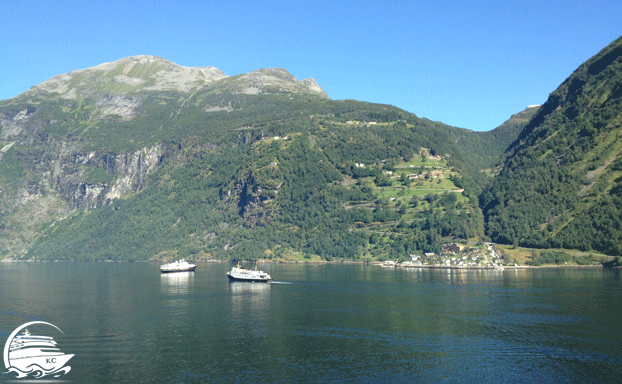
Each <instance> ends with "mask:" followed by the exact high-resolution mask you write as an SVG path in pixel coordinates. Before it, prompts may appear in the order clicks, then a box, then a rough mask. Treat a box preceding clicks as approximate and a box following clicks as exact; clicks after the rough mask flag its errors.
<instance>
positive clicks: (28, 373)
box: [3, 321, 74, 379]
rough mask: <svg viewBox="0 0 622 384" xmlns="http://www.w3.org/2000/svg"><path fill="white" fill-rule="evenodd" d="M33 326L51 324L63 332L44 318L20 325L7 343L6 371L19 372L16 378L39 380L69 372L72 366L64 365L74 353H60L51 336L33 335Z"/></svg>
mask: <svg viewBox="0 0 622 384" xmlns="http://www.w3.org/2000/svg"><path fill="white" fill-rule="evenodd" d="M33 326H37V328H40V327H41V326H49V327H52V328H54V329H56V330H58V331H59V332H60V333H62V334H63V335H64V333H63V331H61V330H60V328H58V327H57V326H55V325H54V324H50V323H46V322H44V321H31V322H30V323H26V324H22V325H20V326H19V327H17V329H15V330H14V331H13V333H11V335H10V336H9V338H8V340H7V341H6V344H5V345H4V354H3V358H4V366H5V367H6V369H7V371H6V372H5V373H14V374H16V375H17V376H16V378H25V377H28V378H37V379H38V378H42V377H48V376H51V377H60V376H62V375H66V374H67V373H68V372H69V371H70V370H71V367H70V366H65V364H67V362H68V361H69V359H71V358H72V357H73V356H74V355H67V354H65V353H63V352H61V351H60V349H59V348H58V347H57V346H56V345H57V344H56V341H54V338H53V337H51V336H44V335H33V334H31V333H30V331H29V330H28V327H31V328H32V327H33ZM20 332H21V333H20Z"/></svg>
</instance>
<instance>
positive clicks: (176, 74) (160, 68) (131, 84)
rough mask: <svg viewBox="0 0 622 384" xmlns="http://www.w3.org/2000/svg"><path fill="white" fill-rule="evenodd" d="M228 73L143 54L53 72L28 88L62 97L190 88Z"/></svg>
mask: <svg viewBox="0 0 622 384" xmlns="http://www.w3.org/2000/svg"><path fill="white" fill-rule="evenodd" d="M226 77H227V75H225V73H224V72H223V71H221V70H220V69H218V68H214V67H184V66H181V65H177V64H175V63H173V62H172V61H170V60H168V59H164V58H161V57H157V56H150V55H140V56H131V57H126V58H123V59H120V60H117V61H114V62H110V63H103V64H99V65H96V66H94V67H90V68H86V69H79V70H76V71H73V72H70V73H66V74H62V75H57V76H54V77H52V78H51V79H49V80H46V81H44V82H43V83H41V84H39V85H37V86H35V87H33V89H31V90H30V91H29V92H45V93H48V94H51V93H56V94H58V96H59V97H61V98H63V99H74V98H76V97H85V96H88V95H90V94H93V93H101V92H105V93H118V94H127V93H132V92H137V91H143V90H147V91H181V92H189V91H191V90H192V89H198V88H201V87H203V86H205V85H206V84H209V83H212V82H214V81H217V80H220V79H224V78H226Z"/></svg>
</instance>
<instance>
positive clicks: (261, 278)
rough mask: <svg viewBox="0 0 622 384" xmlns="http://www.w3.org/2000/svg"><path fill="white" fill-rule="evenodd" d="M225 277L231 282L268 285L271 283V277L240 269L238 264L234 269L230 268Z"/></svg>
mask: <svg viewBox="0 0 622 384" xmlns="http://www.w3.org/2000/svg"><path fill="white" fill-rule="evenodd" d="M227 277H228V278H229V280H231V281H250V282H260V283H268V282H270V281H272V277H270V275H269V274H267V273H266V272H264V271H259V270H257V266H255V269H244V268H240V263H238V265H237V266H236V267H233V268H231V271H229V272H227Z"/></svg>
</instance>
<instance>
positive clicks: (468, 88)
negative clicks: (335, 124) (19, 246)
mask: <svg viewBox="0 0 622 384" xmlns="http://www.w3.org/2000/svg"><path fill="white" fill-rule="evenodd" d="M620 35H622V1H620V0H603V1H599V0H594V1H573V0H567V1H558V0H547V1H530V0H523V1H498V0H492V1H488V0H483V1H468V0H446V1H444V0H435V1H418V0H410V1H391V0H386V1H365V0H359V1H339V0H330V1H315V0H305V1H296V0H287V1H280V0H267V1H259V0H254V1H235V0H229V1H221V2H214V1H208V0H200V1H190V0H177V1H170V0H166V1H160V0H150V1H142V0H127V1H116V0H109V1H101V0H98V1H92V0H81V1H75V0H71V1H66V0H55V1H43V0H40V1H32V0H31V1H21V0H11V1H2V4H1V5H0V100H4V99H8V98H11V97H14V96H17V95H19V94H20V93H22V92H25V91H27V90H28V89H29V88H30V87H32V86H34V85H37V84H39V83H41V82H43V81H45V80H47V79H49V78H51V77H53V76H55V75H58V74H62V73H68V72H71V71H73V70H76V69H83V68H88V67H92V66H95V65H98V64H101V63H104V62H112V61H116V60H119V59H121V58H124V57H128V56H134V55H154V56H160V57H164V58H166V59H169V60H171V61H173V62H175V63H177V64H179V65H183V66H187V67H202V66H212V67H216V68H218V69H220V70H222V71H223V72H224V73H225V74H227V75H229V76H233V75H238V74H241V73H247V72H250V71H253V70H256V69H260V68H273V67H281V68H285V69H287V70H288V71H289V72H290V73H291V74H292V75H293V76H295V77H296V78H298V79H299V80H302V79H305V78H309V77H312V78H314V79H315V80H316V81H317V82H318V84H319V85H320V86H321V87H322V88H323V89H324V90H325V91H326V92H327V93H328V95H329V96H330V98H331V99H333V100H341V99H355V100H361V101H368V102H373V103H382V104H390V105H394V106H396V107H399V108H402V109H404V110H406V111H408V112H412V113H414V114H416V115H417V116H419V117H425V118H428V119H430V120H434V121H441V122H443V123H445V124H449V125H453V126H457V127H462V128H468V129H471V130H475V131H488V130H491V129H494V128H495V127H497V126H499V125H501V124H502V123H503V122H504V121H505V120H507V119H508V118H510V116H511V115H512V114H514V113H517V112H520V111H522V110H524V109H525V108H526V107H527V106H528V105H532V104H542V103H544V102H545V101H546V99H547V97H548V95H549V94H550V93H551V92H553V91H554V90H555V89H556V88H557V87H558V86H559V85H560V84H561V83H562V82H563V81H564V80H565V79H566V78H567V77H568V76H569V75H570V74H571V73H572V72H573V71H574V70H575V69H576V68H577V67H578V66H579V65H581V64H582V63H583V62H585V61H586V60H588V59H589V58H590V57H592V56H593V55H595V54H596V53H598V52H599V51H600V50H601V49H602V48H604V47H605V46H607V45H608V44H609V43H611V42H612V41H613V40H615V39H617V38H618V37H620Z"/></svg>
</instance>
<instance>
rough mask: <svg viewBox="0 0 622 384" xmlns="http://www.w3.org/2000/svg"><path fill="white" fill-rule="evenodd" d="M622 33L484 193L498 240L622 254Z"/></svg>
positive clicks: (580, 73)
mask: <svg viewBox="0 0 622 384" xmlns="http://www.w3.org/2000/svg"><path fill="white" fill-rule="evenodd" d="M621 137H622V37H621V38H618V39H617V40H615V41H614V42H612V43H611V44H610V45H609V46H607V47H606V48H604V49H603V50H602V51H600V52H599V53H598V54H596V55H595V56H594V57H592V58H591V59H589V60H588V61H586V62H585V63H584V64H582V65H581V66H580V67H579V68H577V70H576V71H574V72H573V73H572V74H571V75H570V77H568V78H567V79H566V80H565V81H564V82H563V83H562V84H561V85H560V86H559V88H557V90H555V91H554V92H553V93H551V94H550V96H549V98H548V100H547V101H546V103H545V104H544V105H542V106H541V107H540V109H539V110H538V112H537V113H536V114H535V115H534V116H533V118H532V119H531V120H530V122H529V123H528V124H527V125H526V126H525V128H524V129H523V130H522V132H521V133H520V135H519V137H518V139H517V140H516V141H514V142H513V143H512V144H511V145H510V146H509V147H508V149H507V151H506V155H505V162H504V165H503V169H502V170H501V172H500V174H499V176H498V177H496V178H495V180H494V182H493V185H492V186H491V187H490V188H489V189H487V190H486V191H485V192H484V194H483V195H482V197H481V205H482V206H483V211H484V215H485V217H486V232H487V234H488V235H489V236H490V237H491V238H492V240H493V241H496V242H500V243H508V244H515V245H524V246H529V247H539V248H568V249H579V250H583V251H601V252H606V253H609V254H612V255H619V254H621V253H622V232H621V231H620V228H622V140H620V138H621Z"/></svg>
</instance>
